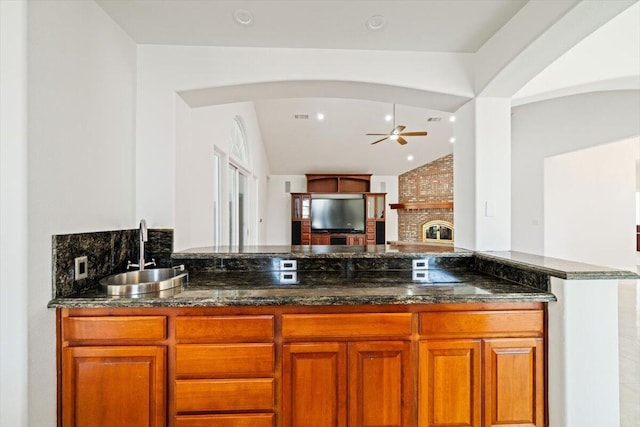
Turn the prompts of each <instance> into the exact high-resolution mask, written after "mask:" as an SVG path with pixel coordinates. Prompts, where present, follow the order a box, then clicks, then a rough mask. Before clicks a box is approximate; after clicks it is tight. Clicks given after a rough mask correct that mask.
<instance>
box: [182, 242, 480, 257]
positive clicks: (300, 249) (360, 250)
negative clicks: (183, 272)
mask: <svg viewBox="0 0 640 427" xmlns="http://www.w3.org/2000/svg"><path fill="white" fill-rule="evenodd" d="M419 255H428V256H434V257H455V256H472V255H473V251H470V250H467V249H461V248H455V247H452V246H435V245H421V244H415V245H366V246H364V245H363V246H348V245H314V246H308V245H301V246H291V245H272V246H244V247H238V246H219V247H213V246H207V247H202V248H192V249H185V250H182V251H178V252H174V253H173V254H172V255H171V257H172V258H173V259H176V260H179V259H207V258H252V257H255V256H275V257H280V258H285V257H294V258H380V257H385V258H393V257H397V258H411V257H416V256H419Z"/></svg>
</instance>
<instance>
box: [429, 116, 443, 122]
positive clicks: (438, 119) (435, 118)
mask: <svg viewBox="0 0 640 427" xmlns="http://www.w3.org/2000/svg"><path fill="white" fill-rule="evenodd" d="M440 120H442V117H440V116H436V117H429V118H428V119H427V121H428V122H439V121H440Z"/></svg>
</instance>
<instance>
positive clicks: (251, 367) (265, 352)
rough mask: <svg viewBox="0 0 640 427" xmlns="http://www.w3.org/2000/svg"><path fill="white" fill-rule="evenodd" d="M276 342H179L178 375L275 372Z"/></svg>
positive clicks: (270, 373) (248, 374)
mask: <svg viewBox="0 0 640 427" xmlns="http://www.w3.org/2000/svg"><path fill="white" fill-rule="evenodd" d="M274 368H275V353H274V345H273V344H267V343H265V344H178V345H177V346H176V375H191V376H205V377H214V376H218V377H220V376H226V375H236V376H237V375H244V376H265V375H273V371H274Z"/></svg>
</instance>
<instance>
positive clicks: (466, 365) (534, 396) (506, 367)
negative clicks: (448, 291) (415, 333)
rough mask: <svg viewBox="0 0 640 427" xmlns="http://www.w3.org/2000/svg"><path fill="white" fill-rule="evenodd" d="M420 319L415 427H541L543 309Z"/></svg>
mask: <svg viewBox="0 0 640 427" xmlns="http://www.w3.org/2000/svg"><path fill="white" fill-rule="evenodd" d="M420 318H421V321H420V323H421V325H420V332H421V335H422V338H423V339H422V340H421V341H420V344H419V356H418V358H419V380H418V384H419V386H418V387H419V388H418V425H419V427H453V426H464V427H498V426H518V427H543V426H544V425H545V413H544V408H545V392H544V382H545V379H544V366H545V362H544V346H543V338H542V336H543V333H544V312H543V311H542V310H531V311H511V310H505V311H494V310H487V311H456V310H452V311H449V312H441V313H438V312H430V313H422V314H421V315H420ZM425 338H426V339H425ZM429 338H431V339H429Z"/></svg>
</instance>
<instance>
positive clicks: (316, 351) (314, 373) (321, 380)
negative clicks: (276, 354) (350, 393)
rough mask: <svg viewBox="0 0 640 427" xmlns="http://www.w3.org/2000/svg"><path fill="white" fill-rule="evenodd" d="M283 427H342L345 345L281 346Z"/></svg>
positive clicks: (345, 369)
mask: <svg viewBox="0 0 640 427" xmlns="http://www.w3.org/2000/svg"><path fill="white" fill-rule="evenodd" d="M282 359H283V362H282V419H283V426H284V427H301V426H305V427H346V425H347V344H345V343H338V342H327V343H306V344H285V345H284V346H283V350H282Z"/></svg>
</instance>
